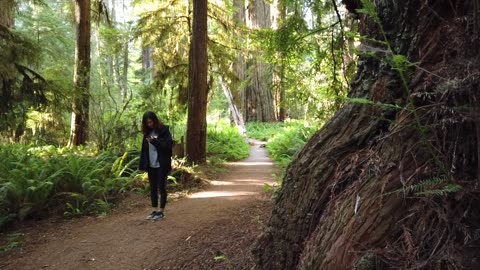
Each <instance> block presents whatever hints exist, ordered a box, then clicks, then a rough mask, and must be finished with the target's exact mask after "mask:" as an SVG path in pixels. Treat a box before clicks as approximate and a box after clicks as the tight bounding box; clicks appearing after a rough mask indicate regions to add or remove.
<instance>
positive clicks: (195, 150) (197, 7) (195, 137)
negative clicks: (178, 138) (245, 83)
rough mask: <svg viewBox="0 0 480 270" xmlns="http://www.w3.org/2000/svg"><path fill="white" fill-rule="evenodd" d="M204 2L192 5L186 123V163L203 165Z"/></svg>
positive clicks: (205, 87)
mask: <svg viewBox="0 0 480 270" xmlns="http://www.w3.org/2000/svg"><path fill="white" fill-rule="evenodd" d="M207 73H208V58H207V0H194V1H193V31H192V42H191V45H190V65H189V81H188V119H187V145H186V147H187V159H188V161H190V162H195V163H203V162H205V161H206V153H207V96H208V85H207V75H208V74H207Z"/></svg>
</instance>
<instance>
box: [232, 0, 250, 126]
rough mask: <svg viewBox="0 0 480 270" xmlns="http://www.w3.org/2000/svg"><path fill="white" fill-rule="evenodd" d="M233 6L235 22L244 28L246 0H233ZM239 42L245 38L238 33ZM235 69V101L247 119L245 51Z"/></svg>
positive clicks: (236, 62) (241, 52)
mask: <svg viewBox="0 0 480 270" xmlns="http://www.w3.org/2000/svg"><path fill="white" fill-rule="evenodd" d="M233 7H234V14H233V19H234V22H235V25H236V26H237V27H238V28H239V29H242V28H243V27H245V25H246V17H245V8H246V7H245V0H233ZM238 38H239V40H238V43H239V44H243V43H244V40H243V38H242V35H238ZM233 70H234V72H235V74H236V75H237V79H238V82H237V84H236V85H238V87H237V91H235V92H234V93H236V94H235V95H234V101H235V104H237V105H238V107H239V108H240V111H241V113H242V115H243V119H246V112H247V109H246V102H245V101H246V100H247V98H246V97H245V94H246V91H245V87H244V86H243V85H244V82H245V80H246V70H247V64H246V62H245V53H244V52H243V51H239V53H238V56H237V60H236V61H235V62H234V63H233Z"/></svg>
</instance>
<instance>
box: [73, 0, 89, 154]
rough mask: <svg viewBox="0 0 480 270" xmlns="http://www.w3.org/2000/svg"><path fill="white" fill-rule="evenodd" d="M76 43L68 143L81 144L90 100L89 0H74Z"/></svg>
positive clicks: (86, 133)
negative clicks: (73, 89)
mask: <svg viewBox="0 0 480 270" xmlns="http://www.w3.org/2000/svg"><path fill="white" fill-rule="evenodd" d="M75 24H76V28H77V45H76V48H75V68H74V77H73V83H74V87H75V93H74V98H73V106H72V110H73V112H72V123H71V134H70V143H69V144H70V145H82V144H85V143H86V141H87V140H88V126H89V124H88V116H89V101H90V36H91V35H90V33H91V23H90V0H75Z"/></svg>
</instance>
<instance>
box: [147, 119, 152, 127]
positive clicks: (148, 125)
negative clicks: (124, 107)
mask: <svg viewBox="0 0 480 270" xmlns="http://www.w3.org/2000/svg"><path fill="white" fill-rule="evenodd" d="M147 127H148V128H153V120H152V119H150V118H148V119H147Z"/></svg>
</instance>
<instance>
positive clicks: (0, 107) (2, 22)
mask: <svg viewBox="0 0 480 270" xmlns="http://www.w3.org/2000/svg"><path fill="white" fill-rule="evenodd" d="M14 16H15V1H14V0H3V1H0V27H2V28H5V29H6V30H7V31H8V30H10V29H11V28H12V27H13V25H14ZM0 31H1V32H0V33H3V32H4V31H2V29H0ZM5 32H6V31H5ZM5 34H6V33H5ZM0 38H2V39H3V37H2V36H0ZM4 42H5V41H2V40H0V45H2V48H3V47H4V46H5V45H6V44H4ZM0 65H1V66H0V68H1V69H2V70H5V71H8V72H0V113H5V112H7V111H8V109H9V108H10V106H11V102H12V99H13V95H14V92H13V90H14V85H15V76H14V75H13V74H16V68H15V65H14V63H12V62H11V61H5V62H3V61H2V62H0Z"/></svg>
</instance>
